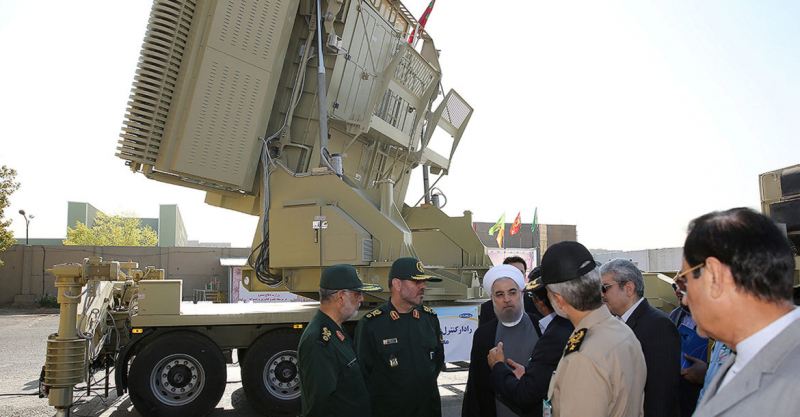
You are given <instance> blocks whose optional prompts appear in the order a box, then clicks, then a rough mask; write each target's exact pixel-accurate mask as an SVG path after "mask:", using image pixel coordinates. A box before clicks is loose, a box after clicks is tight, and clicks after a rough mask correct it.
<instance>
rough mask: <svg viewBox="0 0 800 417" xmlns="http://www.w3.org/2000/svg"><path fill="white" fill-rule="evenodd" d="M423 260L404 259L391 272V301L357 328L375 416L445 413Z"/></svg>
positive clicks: (440, 353)
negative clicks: (424, 300) (426, 304)
mask: <svg viewBox="0 0 800 417" xmlns="http://www.w3.org/2000/svg"><path fill="white" fill-rule="evenodd" d="M428 281H433V282H439V281H441V278H436V277H434V276H431V275H427V274H425V270H424V269H423V267H422V262H420V261H419V260H417V259H415V258H410V257H409V258H400V259H398V260H396V261H395V262H394V263H393V264H392V268H391V270H390V271H389V288H390V290H391V298H390V299H389V301H388V302H387V303H386V304H384V305H382V306H380V307H378V308H376V309H375V310H372V311H371V312H369V313H367V314H366V315H365V316H364V317H362V318H361V320H359V322H358V327H356V353H357V354H358V359H359V360H360V361H361V371H362V372H363V373H364V381H365V382H366V384H367V389H368V390H369V394H370V398H371V400H372V401H371V404H372V413H373V415H375V416H381V417H387V416H403V417H406V416H415V417H420V416H437V417H438V416H441V415H442V403H441V399H440V398H439V388H438V384H437V383H436V378H437V377H438V376H439V372H440V371H441V370H442V366H444V345H443V344H442V331H441V328H440V327H439V319H438V318H437V317H436V313H435V312H434V311H433V310H431V309H429V308H428V307H423V306H422V297H423V295H424V292H425V288H426V284H425V283H426V282H428Z"/></svg>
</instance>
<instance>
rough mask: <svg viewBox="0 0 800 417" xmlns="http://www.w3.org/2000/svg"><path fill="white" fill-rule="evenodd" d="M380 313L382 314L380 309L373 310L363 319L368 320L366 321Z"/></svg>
mask: <svg viewBox="0 0 800 417" xmlns="http://www.w3.org/2000/svg"><path fill="white" fill-rule="evenodd" d="M381 313H382V311H381V310H380V309H378V308H376V309H375V310H372V311H370V312H369V313H367V315H366V316H365V317H366V318H368V319H371V318H373V317H377V316H380V315H381Z"/></svg>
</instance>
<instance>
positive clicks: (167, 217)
mask: <svg viewBox="0 0 800 417" xmlns="http://www.w3.org/2000/svg"><path fill="white" fill-rule="evenodd" d="M99 213H101V211H100V210H98V209H97V208H96V207H94V206H93V205H91V204H89V203H78V202H74V201H70V202H69V203H68V204H67V227H70V228H73V229H74V228H75V227H77V226H78V223H79V222H80V223H83V224H85V225H86V227H88V228H90V229H91V228H92V227H94V225H95V219H97V216H98V214H99ZM139 220H140V221H141V224H142V225H143V226H149V227H150V228H152V229H153V230H155V231H156V233H157V234H158V246H161V247H182V246H185V247H214V248H230V247H231V244H230V243H226V242H200V241H198V240H189V239H188V235H187V233H186V227H185V226H184V225H183V218H182V217H181V211H180V210H179V209H178V205H177V204H160V205H159V209H158V218H148V217H139ZM63 239H64V238H44V239H41V238H39V239H29V241H30V244H31V245H62V244H63V243H62V240H63Z"/></svg>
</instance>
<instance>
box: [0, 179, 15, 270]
mask: <svg viewBox="0 0 800 417" xmlns="http://www.w3.org/2000/svg"><path fill="white" fill-rule="evenodd" d="M16 177H17V171H15V170H13V169H11V168H9V167H7V166H5V165H3V166H2V167H0V252H2V251H4V250H6V248H7V247H9V246H11V245H13V244H14V243H15V242H16V240H14V232H12V231H11V230H8V226H11V220H4V219H5V216H4V214H3V212H4V211H5V209H6V207H8V206H9V205H10V204H11V203H10V202H9V201H8V197H9V196H10V195H11V193H13V192H14V191H17V190H18V189H19V183H18V182H14V178H16ZM0 265H3V260H2V259H0Z"/></svg>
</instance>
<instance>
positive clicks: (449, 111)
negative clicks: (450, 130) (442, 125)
mask: <svg viewBox="0 0 800 417" xmlns="http://www.w3.org/2000/svg"><path fill="white" fill-rule="evenodd" d="M470 112H472V108H470V106H469V104H467V102H465V101H464V99H462V98H461V97H460V96H459V95H458V94H451V95H450V98H449V99H448V100H447V107H446V108H445V109H444V112H442V118H443V119H444V120H446V121H447V122H448V123H450V124H451V125H453V126H455V128H456V129H461V125H462V124H463V123H464V120H466V119H467V116H469V114H470Z"/></svg>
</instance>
